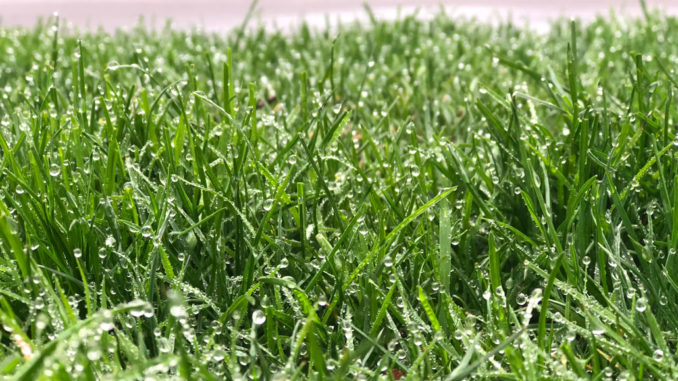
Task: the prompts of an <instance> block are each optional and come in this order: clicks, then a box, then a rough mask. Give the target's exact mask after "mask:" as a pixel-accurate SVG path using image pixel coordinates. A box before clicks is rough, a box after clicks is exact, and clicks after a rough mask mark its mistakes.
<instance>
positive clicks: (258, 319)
mask: <svg viewBox="0 0 678 381" xmlns="http://www.w3.org/2000/svg"><path fill="white" fill-rule="evenodd" d="M264 322H266V314H264V311H262V310H256V311H254V312H253V313H252V324H254V325H262V324H264Z"/></svg>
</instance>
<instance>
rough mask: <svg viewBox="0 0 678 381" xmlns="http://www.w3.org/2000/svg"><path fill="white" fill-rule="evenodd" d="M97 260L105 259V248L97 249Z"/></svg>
mask: <svg viewBox="0 0 678 381" xmlns="http://www.w3.org/2000/svg"><path fill="white" fill-rule="evenodd" d="M99 258H101V259H104V258H106V248H105V247H100V248H99Z"/></svg>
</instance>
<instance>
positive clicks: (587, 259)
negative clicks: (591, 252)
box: [581, 255, 591, 266]
mask: <svg viewBox="0 0 678 381" xmlns="http://www.w3.org/2000/svg"><path fill="white" fill-rule="evenodd" d="M581 261H582V263H583V264H584V266H588V265H590V264H591V257H589V256H588V255H585V256H584V258H582V260H581Z"/></svg>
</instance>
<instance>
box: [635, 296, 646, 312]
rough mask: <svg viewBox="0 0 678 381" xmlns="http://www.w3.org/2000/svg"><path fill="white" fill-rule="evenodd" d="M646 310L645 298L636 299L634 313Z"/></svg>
mask: <svg viewBox="0 0 678 381" xmlns="http://www.w3.org/2000/svg"><path fill="white" fill-rule="evenodd" d="M646 309H647V301H646V300H645V298H638V300H637V301H636V311H638V312H645V310H646Z"/></svg>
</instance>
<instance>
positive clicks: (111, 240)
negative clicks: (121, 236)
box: [105, 235, 115, 247]
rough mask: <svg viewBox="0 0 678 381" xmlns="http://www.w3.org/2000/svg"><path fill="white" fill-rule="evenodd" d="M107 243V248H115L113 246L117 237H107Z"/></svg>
mask: <svg viewBox="0 0 678 381" xmlns="http://www.w3.org/2000/svg"><path fill="white" fill-rule="evenodd" d="M105 243H106V247H113V245H115V237H113V236H112V235H109V236H108V237H106V242H105Z"/></svg>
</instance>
